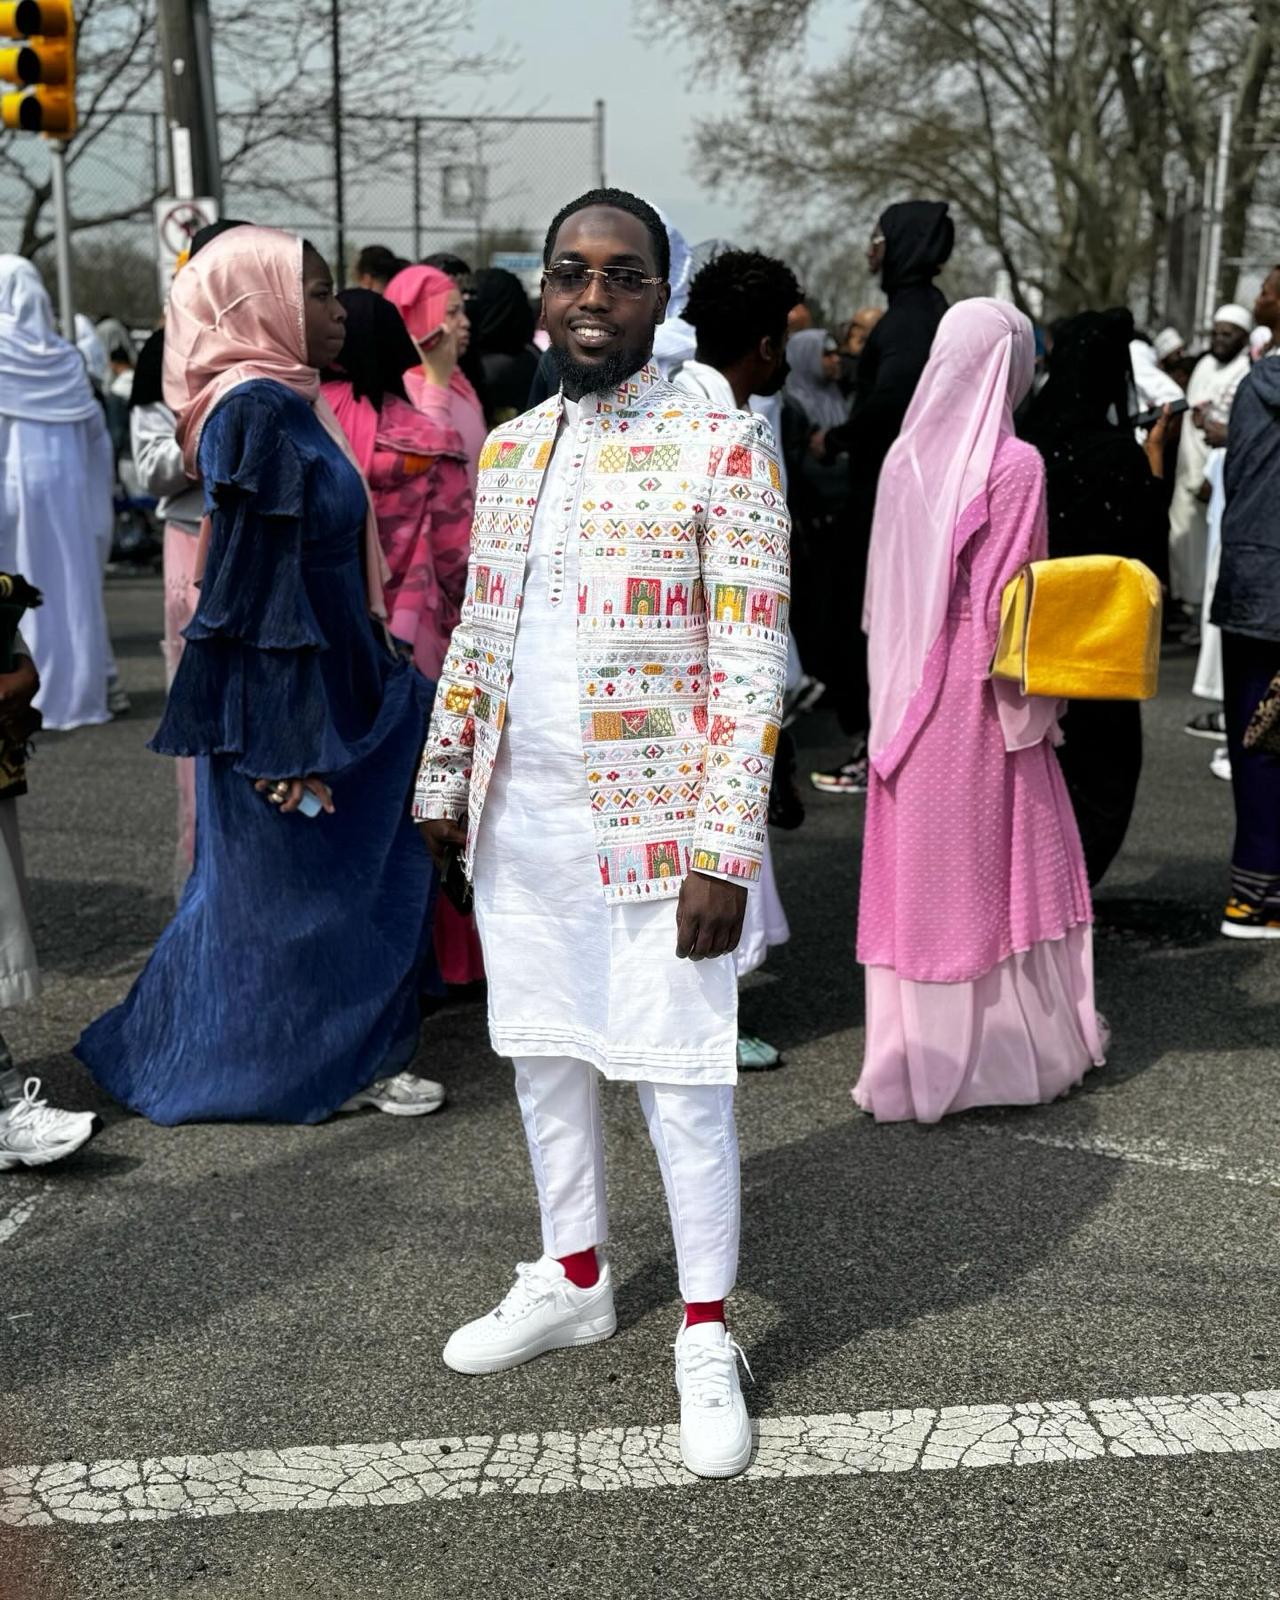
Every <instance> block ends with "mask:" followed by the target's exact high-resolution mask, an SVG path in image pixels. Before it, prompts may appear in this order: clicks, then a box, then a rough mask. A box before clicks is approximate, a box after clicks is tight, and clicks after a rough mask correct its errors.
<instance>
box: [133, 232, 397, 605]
mask: <svg viewBox="0 0 1280 1600" xmlns="http://www.w3.org/2000/svg"><path fill="white" fill-rule="evenodd" d="M302 249H303V246H302V240H301V239H300V238H298V236H297V235H296V234H292V233H283V232H281V231H280V230H279V229H277V228H252V227H242V228H232V229H230V230H229V231H228V232H226V233H224V234H222V235H220V236H219V237H218V238H217V239H214V240H213V241H212V242H211V243H209V244H208V245H206V246H205V248H204V249H203V250H201V251H200V253H199V254H198V255H196V256H194V257H193V258H192V259H191V260H190V261H188V262H187V264H186V265H185V266H184V267H183V269H182V271H181V272H180V273H179V274H178V276H177V277H176V278H175V279H174V283H173V290H172V292H171V294H170V296H169V305H168V309H167V311H166V313H165V331H164V397H165V402H166V404H167V405H168V406H169V409H170V410H171V411H172V412H173V413H174V415H175V417H176V418H177V428H176V433H177V438H178V443H179V444H180V445H181V446H182V459H183V465H184V466H185V468H186V471H187V474H188V476H189V477H192V478H196V477H198V476H199V467H198V459H199V453H200V436H201V434H202V433H203V431H204V425H205V423H206V422H207V421H208V420H209V417H210V416H211V415H212V413H213V410H214V408H215V407H216V406H217V404H218V402H219V401H221V400H223V399H224V398H225V397H226V396H227V395H228V394H230V393H231V391H232V390H233V389H237V388H239V387H240V385H241V384H245V383H252V382H253V381H254V380H255V379H258V378H270V379H272V380H273V381H274V382H275V383H279V384H283V386H284V387H285V388H286V389H292V391H293V392H294V394H297V395H301V396H302V398H303V399H304V400H306V401H307V402H308V403H309V404H310V405H312V406H314V408H315V413H316V420H317V421H318V422H319V423H320V425H321V426H322V427H323V428H324V430H325V432H326V433H327V434H328V435H329V436H330V438H331V439H332V440H333V441H334V443H335V444H336V445H337V446H338V448H339V449H340V450H341V451H342V453H343V455H344V456H346V458H347V460H348V461H350V462H351V464H352V465H353V466H354V467H356V469H357V470H360V464H359V462H358V461H357V459H356V457H355V455H354V454H353V452H352V450H351V447H350V445H349V444H348V443H347V437H346V435H345V434H344V433H343V431H342V429H341V427H340V426H339V425H338V420H337V418H336V417H335V416H334V415H333V412H332V411H331V410H330V408H329V406H328V405H327V404H326V403H325V401H324V400H323V399H322V398H321V395H320V374H319V373H318V372H317V371H316V369H315V368H314V367H312V366H309V365H308V364H307V326H306V307H305V304H304V298H303V288H302ZM361 476H362V479H363V473H362V474H361ZM368 492H369V486H368V484H367V483H366V484H365V495H366V497H367V496H368ZM209 535H210V529H209V519H208V518H207V517H206V518H205V519H204V521H203V522H202V523H201V527H200V544H199V548H198V550H197V554H196V575H197V577H199V576H200V574H201V573H202V572H203V570H204V564H205V560H206V558H207V555H208V547H209ZM385 578H386V572H385V564H384V562H383V558H382V550H381V546H380V545H379V543H378V536H377V525H376V523H375V522H374V518H373V505H372V502H371V501H370V503H369V512H368V517H367V518H366V522H365V581H366V584H367V587H368V593H369V610H370V611H371V612H372V613H373V615H374V616H376V617H385V616H386V607H385V605H384V603H383V597H382V591H383V585H384V582H385Z"/></svg>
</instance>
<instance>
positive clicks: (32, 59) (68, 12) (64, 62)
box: [0, 0, 76, 139]
mask: <svg viewBox="0 0 1280 1600" xmlns="http://www.w3.org/2000/svg"><path fill="white" fill-rule="evenodd" d="M0 39H16V40H19V41H20V42H19V43H17V44H13V45H8V46H0V79H2V80H3V81H4V82H6V83H20V84H22V88H21V89H19V90H17V91H16V92H11V93H9V94H3V95H0V125H3V126H4V127H6V128H19V129H21V130H22V131H23V132H24V133H47V134H49V135H51V136H52V137H53V138H56V139H69V138H70V137H71V135H72V134H73V133H74V132H75V131H76V19H75V15H74V13H73V12H72V9H71V4H70V0H0Z"/></svg>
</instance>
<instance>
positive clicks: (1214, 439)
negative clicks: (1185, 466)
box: [1200, 417, 1227, 450]
mask: <svg viewBox="0 0 1280 1600" xmlns="http://www.w3.org/2000/svg"><path fill="white" fill-rule="evenodd" d="M1200 432H1201V433H1203V434H1204V442H1205V443H1206V444H1207V445H1208V446H1209V448H1210V450H1220V449H1221V448H1222V446H1223V445H1224V444H1226V442H1227V425H1226V423H1225V422H1219V421H1218V419H1217V417H1206V418H1205V419H1204V421H1203V422H1202V423H1201V424H1200Z"/></svg>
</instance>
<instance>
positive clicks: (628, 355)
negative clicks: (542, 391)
mask: <svg viewBox="0 0 1280 1600" xmlns="http://www.w3.org/2000/svg"><path fill="white" fill-rule="evenodd" d="M650 354H651V347H648V348H646V347H640V348H633V349H629V350H617V351H615V352H614V353H613V354H612V355H607V356H606V357H605V358H604V360H603V361H592V362H590V363H587V362H585V361H575V360H574V359H573V357H572V356H571V355H570V354H569V352H568V351H567V350H565V349H564V348H563V347H562V346H560V345H558V344H553V345H552V346H551V360H552V362H553V364H554V366H555V369H556V372H557V373H558V374H559V376H560V382H561V383H562V384H563V385H564V392H565V394H567V395H568V397H569V399H570V400H581V398H582V397H583V395H584V394H608V392H609V391H610V390H611V389H616V388H618V387H619V385H620V384H623V383H625V382H626V380H627V379H628V378H629V377H631V375H632V374H633V373H636V372H639V370H640V368H641V367H642V366H644V364H645V362H646V361H647V360H648V359H649V356H650Z"/></svg>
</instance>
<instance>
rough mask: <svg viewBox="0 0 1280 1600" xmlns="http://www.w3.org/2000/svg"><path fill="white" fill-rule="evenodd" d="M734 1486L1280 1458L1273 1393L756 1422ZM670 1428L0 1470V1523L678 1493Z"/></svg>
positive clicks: (685, 1476) (684, 1483)
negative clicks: (971, 1470)
mask: <svg viewBox="0 0 1280 1600" xmlns="http://www.w3.org/2000/svg"><path fill="white" fill-rule="evenodd" d="M758 1442H759V1448H758V1450H757V1453H756V1457H755V1460H754V1461H753V1462H752V1464H751V1466H750V1467H749V1468H748V1470H747V1472H746V1474H745V1475H744V1478H743V1480H741V1481H745V1482H748V1483H749V1482H753V1481H754V1482H759V1481H761V1480H762V1479H767V1478H813V1477H857V1476H860V1475H862V1474H864V1473H879V1472H916V1471H923V1472H930V1471H947V1470H952V1469H955V1468H957V1467H1034V1466H1047V1465H1049V1464H1051V1463H1054V1462H1077V1463H1081V1464H1087V1463H1089V1462H1093V1461H1102V1460H1108V1459H1110V1460H1115V1459H1118V1458H1122V1457H1135V1456H1187V1455H1202V1454H1223V1453H1230V1452H1243V1451H1257V1450H1280V1389H1272V1390H1267V1391H1259V1392H1252V1393H1248V1394H1190V1395H1164V1396H1148V1397H1144V1398H1139V1399H1135V1400H1090V1401H1081V1400H1053V1401H1049V1402H1047V1403H1042V1402H1038V1401H1030V1402H1026V1403H1019V1404H1015V1405H982V1406H945V1407H942V1408H941V1409H933V1408H928V1407H915V1408H912V1409H905V1410H895V1411H861V1412H857V1413H855V1414H853V1415H850V1414H848V1413H843V1412H837V1413H835V1414H833V1415H829V1416H813V1417H765V1418H763V1419H762V1420H761V1421H760V1423H759V1427H758ZM696 1481H697V1480H696V1479H694V1478H693V1477H691V1476H690V1474H689V1473H687V1472H686V1471H685V1470H684V1468H683V1467H682V1466H681V1464H680V1449H679V1429H678V1427H677V1426H676V1425H675V1424H669V1425H667V1426H665V1427H648V1428H597V1429H594V1430H593V1431H591V1432H590V1433H581V1434H574V1433H504V1434H501V1435H499V1436H497V1437H495V1436H493V1435H491V1434H476V1435H470V1436H468V1437H466V1438H461V1437H459V1438H452V1439H417V1440H415V1439H409V1440H403V1441H393V1442H391V1443H387V1444H347V1445H296V1446H291V1447H289V1448H286V1449H283V1450H230V1451H225V1452H222V1453H220V1454H218V1455H199V1456H197V1455H192V1456H161V1457H157V1458H154V1459H144V1460H113V1461H94V1462H88V1463H86V1462H82V1461H63V1462H59V1463H57V1464H55V1465H52V1466H39V1467H9V1468H2V1469H0V1523H8V1524H9V1525H11V1526H14V1527H19V1528H23V1527H25V1528H38V1527H48V1526H50V1525H51V1524H53V1523H55V1522H79V1523H90V1524H105V1523H117V1522H156V1521H164V1520H167V1519H170V1518H173V1517H228V1516H241V1515H245V1514H250V1513H254V1512H262V1511H333V1510H342V1509H355V1508H357V1507H364V1506H393V1505H409V1504H413V1503H415V1502H417V1501H421V1500H458V1499H462V1498H464V1497H466V1496H468V1495H474V1494H497V1493H506V1494H558V1493H562V1492H565V1491H573V1490H577V1491H580V1492H585V1493H607V1492H609V1491H611V1490H619V1489H661V1488H681V1487H688V1486H690V1485H691V1484H693V1483H695V1482H696Z"/></svg>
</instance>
